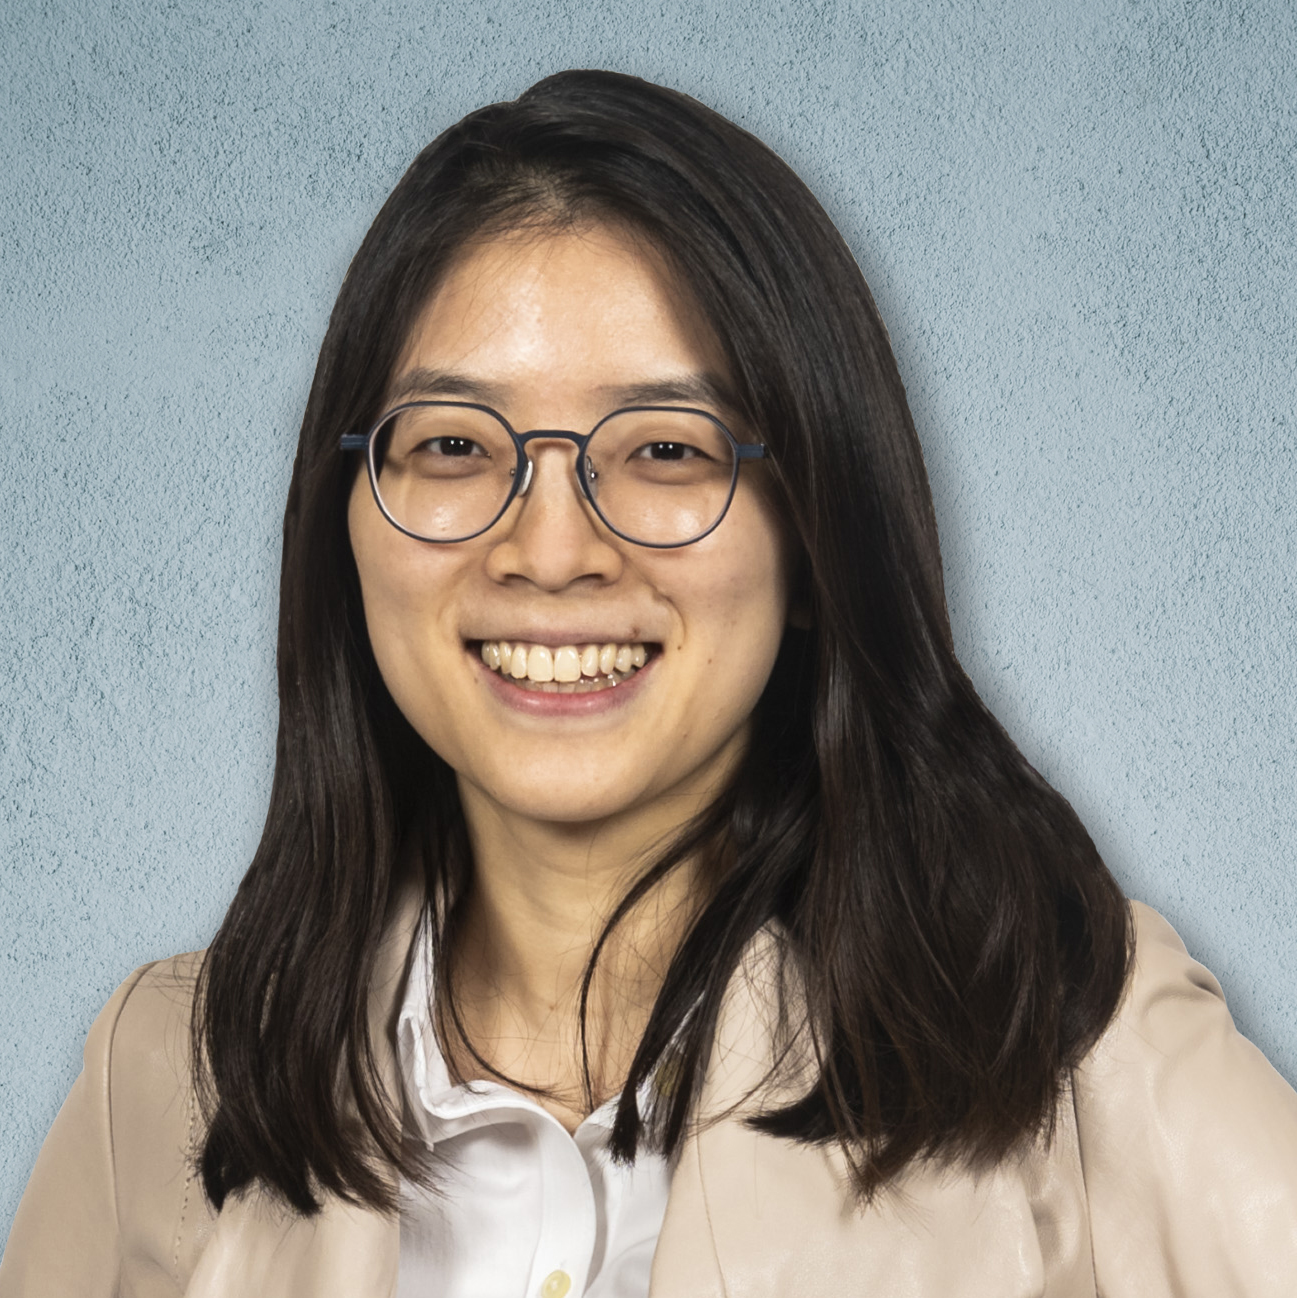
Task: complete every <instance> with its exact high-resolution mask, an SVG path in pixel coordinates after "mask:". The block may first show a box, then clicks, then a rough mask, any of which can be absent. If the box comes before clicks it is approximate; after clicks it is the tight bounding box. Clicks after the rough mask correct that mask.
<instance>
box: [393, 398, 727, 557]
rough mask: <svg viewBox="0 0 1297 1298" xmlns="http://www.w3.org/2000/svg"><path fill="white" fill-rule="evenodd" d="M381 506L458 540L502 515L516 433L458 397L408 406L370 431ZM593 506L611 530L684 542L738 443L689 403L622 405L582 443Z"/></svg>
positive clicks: (718, 496) (714, 504)
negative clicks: (454, 401)
mask: <svg viewBox="0 0 1297 1298" xmlns="http://www.w3.org/2000/svg"><path fill="white" fill-rule="evenodd" d="M373 454H374V467H375V470H376V475H377V484H376V485H377V489H378V496H379V499H380V501H381V502H382V506H383V508H384V510H385V511H386V512H387V513H388V514H389V515H390V516H391V518H392V520H393V521H394V522H395V523H396V524H397V525H398V526H400V527H401V528H402V529H403V530H405V531H407V532H411V533H413V534H414V535H415V536H419V537H423V538H424V539H426V540H430V541H457V540H463V539H465V538H467V537H470V536H473V535H475V534H476V533H478V532H480V531H482V530H483V529H484V528H486V527H488V526H490V524H491V523H492V522H493V521H494V520H495V518H496V517H497V516H498V515H499V513H500V511H501V509H502V508H503V507H504V503H505V501H506V500H507V499H508V496H509V492H510V490H511V489H512V487H513V480H514V475H515V473H516V471H517V453H516V451H515V449H514V442H513V440H512V438H511V437H510V436H509V433H508V431H507V430H506V429H505V427H504V426H503V425H502V424H501V423H500V422H499V420H497V419H496V418H495V417H494V416H493V415H491V414H488V413H487V412H486V411H483V410H476V409H473V408H472V407H466V406H455V405H420V406H411V407H409V408H407V409H405V410H401V411H398V412H396V413H395V414H394V415H392V417H391V418H389V419H388V420H387V421H385V422H384V424H383V425H382V426H381V427H380V428H379V430H378V431H377V432H376V433H375V436H374V446H373ZM585 476H586V480H587V482H588V483H589V485H590V494H591V495H592V496H593V497H594V501H595V508H596V509H597V510H598V512H599V514H600V515H601V516H602V517H603V519H604V521H605V522H606V523H607V524H608V525H609V527H611V528H612V529H613V530H614V531H615V532H618V533H620V534H621V535H622V536H624V537H626V538H627V539H629V540H632V541H638V542H641V543H644V544H648V545H681V544H684V543H686V542H688V541H692V540H694V539H696V538H697V537H699V536H702V535H703V533H705V532H707V531H708V530H709V529H710V528H711V527H712V526H714V525H715V523H716V522H717V521H718V520H719V518H720V517H721V515H722V514H723V513H724V512H725V508H726V506H727V505H728V503H729V499H730V494H731V492H732V490H733V486H734V479H735V457H734V447H733V443H732V442H731V441H730V438H729V437H728V436H727V435H726V434H725V432H724V430H723V429H722V428H721V426H720V425H719V424H717V423H714V422H713V421H712V420H711V419H709V418H707V416H705V415H702V414H698V413H695V412H692V411H687V410H628V411H622V412H620V413H618V414H616V415H613V416H612V417H611V418H610V419H607V420H605V421H604V422H603V423H602V424H601V425H600V426H599V428H598V430H597V431H596V432H595V434H594V436H593V437H592V438H591V439H590V441H589V443H588V444H587V447H586V463H585Z"/></svg>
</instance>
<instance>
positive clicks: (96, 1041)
mask: <svg viewBox="0 0 1297 1298" xmlns="http://www.w3.org/2000/svg"><path fill="white" fill-rule="evenodd" d="M200 962H201V957H200V956H198V955H192V954H191V955H184V956H178V957H176V958H174V959H171V960H163V961H158V962H157V963H154V964H150V965H145V966H143V967H142V968H140V969H137V970H136V971H135V972H134V973H133V974H131V976H130V977H129V978H127V979H126V981H125V982H123V983H122V985H121V986H120V987H118V989H117V990H116V991H115V992H114V993H113V995H112V996H111V997H110V998H109V1000H108V1003H107V1004H106V1005H105V1006H104V1008H103V1009H102V1010H101V1011H100V1013H99V1015H98V1016H97V1018H96V1019H95V1021H94V1024H93V1025H92V1027H91V1029H90V1032H89V1034H88V1036H87V1037H86V1045H85V1064H84V1067H83V1068H82V1071H81V1074H80V1076H79V1077H78V1078H77V1080H76V1082H75V1083H74V1084H73V1087H72V1090H71V1092H70V1093H69V1094H68V1097H67V1099H66V1100H65V1102H64V1104H63V1107H62V1108H61V1109H60V1110H59V1114H58V1117H57V1118H56V1119H55V1121H54V1126H53V1127H52V1128H51V1129H50V1133H49V1135H48V1136H47V1137H46V1139H45V1143H44V1145H42V1147H41V1152H40V1155H39V1157H38V1158H37V1160H36V1166H35V1168H34V1169H33V1171H32V1175H31V1179H30V1181H29V1182H28V1185H27V1190H26V1192H25V1193H24V1195H23V1199H22V1202H21V1203H20V1204H19V1207H18V1212H17V1214H16V1216H15V1218H14V1223H13V1229H12V1231H11V1232H10V1236H9V1242H8V1245H7V1246H6V1249H5V1254H4V1261H3V1264H2V1265H0V1293H4V1294H6V1295H7V1294H9V1293H38V1292H39V1293H50V1294H64V1293H66V1294H73V1293H75V1294H78V1295H81V1296H83V1298H98V1296H99V1295H104V1296H105V1298H107V1295H110V1294H113V1293H116V1292H118V1291H119V1288H120V1289H121V1290H122V1291H123V1292H136V1287H135V1281H136V1280H137V1279H140V1278H141V1277H147V1276H154V1277H156V1276H157V1275H158V1274H159V1272H162V1273H175V1274H177V1275H178V1274H179V1270H180V1269H181V1268H183V1267H184V1266H186V1265H187V1264H189V1262H190V1254H192V1253H195V1252H196V1250H197V1249H199V1248H200V1247H201V1243H202V1239H203V1236H204V1232H205V1230H206V1229H208V1228H209V1224H210V1216H209V1214H208V1211H207V1208H206V1205H205V1202H204V1201H203V1199H202V1196H201V1194H200V1193H199V1192H198V1190H197V1187H196V1186H195V1184H194V1178H193V1166H194V1160H193V1152H194V1149H195V1143H196V1137H197V1134H198V1133H197V1120H198V1106H197V1103H196V1100H195V1098H194V1093H193V1088H192V1086H191V1084H190V1070H189V1014H190V1010H191V1007H192V1005H193V989H194V984H195V981H196V977H197V973H198V969H199V966H200ZM119 1280H120V1284H119Z"/></svg>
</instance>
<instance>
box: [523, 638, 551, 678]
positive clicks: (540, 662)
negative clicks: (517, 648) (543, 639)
mask: <svg viewBox="0 0 1297 1298" xmlns="http://www.w3.org/2000/svg"><path fill="white" fill-rule="evenodd" d="M527 679H528V680H529V681H538V682H543V681H552V680H553V679H554V655H553V654H552V653H550V651H549V650H548V649H546V648H545V646H544V645H543V644H536V645H532V647H531V648H530V649H528V650H527Z"/></svg>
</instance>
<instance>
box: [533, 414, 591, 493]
mask: <svg viewBox="0 0 1297 1298" xmlns="http://www.w3.org/2000/svg"><path fill="white" fill-rule="evenodd" d="M515 436H516V437H517V439H518V445H519V447H520V448H521V450H522V453H523V455H524V457H525V458H526V461H527V467H526V469H525V470H524V471H523V479H522V483H521V485H520V486H519V488H518V495H520V496H525V495H526V494H527V490H528V488H529V487H530V486H531V484H532V481H533V480H534V478H535V476H536V463H535V460H534V459H533V457H532V454H531V445H532V443H533V442H539V443H541V444H542V445H543V444H544V443H545V442H571V444H572V445H573V446H574V447H576V469H577V477H578V478H579V479H581V482H582V487H583V488H584V486H585V481H584V478H583V477H582V474H581V455H582V454H583V452H584V451H585V447H586V443H587V442H589V440H590V434H589V433H577V432H573V431H572V429H570V428H533V429H531V430H530V431H529V432H526V433H517V434H515Z"/></svg>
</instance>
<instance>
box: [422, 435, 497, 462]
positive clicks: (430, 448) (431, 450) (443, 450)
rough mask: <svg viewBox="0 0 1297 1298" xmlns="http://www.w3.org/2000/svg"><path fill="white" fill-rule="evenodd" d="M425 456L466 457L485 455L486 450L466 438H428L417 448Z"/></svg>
mask: <svg viewBox="0 0 1297 1298" xmlns="http://www.w3.org/2000/svg"><path fill="white" fill-rule="evenodd" d="M418 449H419V450H420V451H423V452H424V453H425V454H427V455H436V456H445V457H447V458H451V457H462V456H467V455H486V454H487V453H488V452H487V450H486V448H485V447H484V446H483V445H482V444H481V443H480V442H475V441H473V440H472V439H471V438H468V437H430V438H429V439H428V440H427V441H426V442H424V443H423V444H422V445H421V446H420V447H419V448H418Z"/></svg>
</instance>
